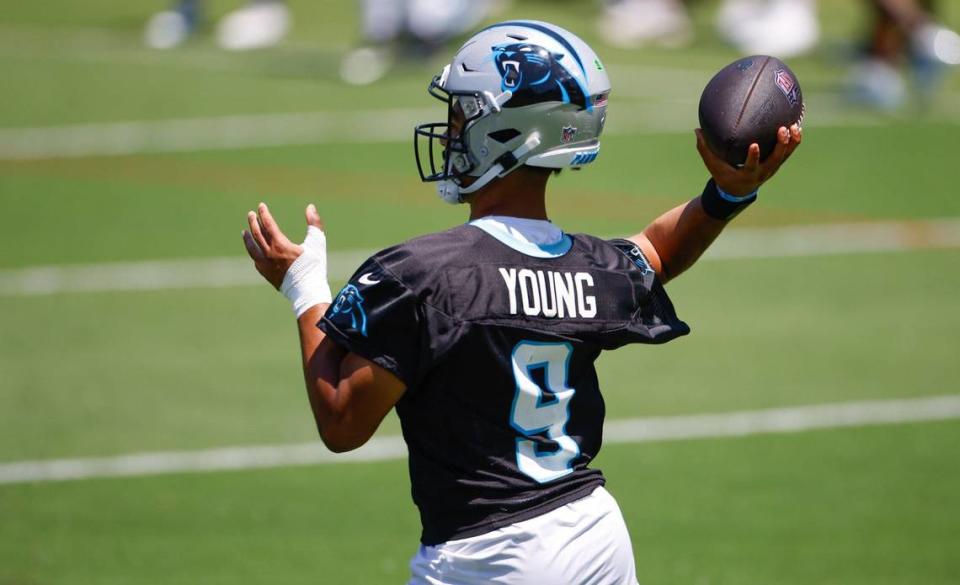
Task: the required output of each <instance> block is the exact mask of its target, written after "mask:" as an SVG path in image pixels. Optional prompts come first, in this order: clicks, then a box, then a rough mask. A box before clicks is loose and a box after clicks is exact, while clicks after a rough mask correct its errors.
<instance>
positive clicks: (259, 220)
mask: <svg viewBox="0 0 960 585" xmlns="http://www.w3.org/2000/svg"><path fill="white" fill-rule="evenodd" d="M306 217H307V225H308V230H309V227H310V226H312V227H315V228H318V229H320V230H321V231H322V230H323V222H322V221H321V220H320V215H319V214H318V213H317V208H316V207H314V206H313V204H312V203H311V204H310V205H308V206H307V210H306ZM247 223H248V224H249V225H250V229H249V230H244V231H243V243H244V245H245V246H246V248H247V254H249V255H250V258H252V259H253V263H254V265H255V266H256V268H257V272H259V273H260V274H261V275H262V276H263V277H264V278H265V279H266V280H267V282H269V283H270V284H272V285H273V287H274V288H275V289H277V290H279V289H280V285H281V284H283V277H284V276H285V275H286V274H287V270H289V268H290V265H292V264H293V263H294V261H296V259H297V258H299V257H300V255H301V254H303V246H302V245H300V244H294V243H293V242H291V241H290V238H288V237H287V236H286V235H285V234H284V233H283V231H282V230H281V229H280V226H279V225H278V224H277V222H276V220H275V219H273V215H271V214H270V209H269V208H268V207H267V204H266V203H261V204H260V205H258V206H257V211H250V212H247Z"/></svg>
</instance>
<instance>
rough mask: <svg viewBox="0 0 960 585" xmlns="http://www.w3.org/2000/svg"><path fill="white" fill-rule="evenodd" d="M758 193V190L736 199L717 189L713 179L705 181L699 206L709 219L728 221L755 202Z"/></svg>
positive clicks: (734, 196)
mask: <svg viewBox="0 0 960 585" xmlns="http://www.w3.org/2000/svg"><path fill="white" fill-rule="evenodd" d="M758 192H759V190H758V191H754V192H753V193H747V194H746V195H743V196H742V197H738V196H736V195H731V194H729V193H727V192H726V191H723V190H722V189H720V187H717V183H716V182H715V181H714V180H713V179H710V180H709V181H707V185H706V187H704V188H703V194H702V195H700V205H702V206H703V211H704V212H705V213H706V214H707V215H709V216H710V217H712V218H714V219H719V220H721V221H729V220H731V219H733V218H734V217H736V216H737V214H738V213H740V212H741V211H743V210H744V209H746V208H747V207H748V206H749V205H750V204H751V203H753V202H754V201H756V200H757V193H758Z"/></svg>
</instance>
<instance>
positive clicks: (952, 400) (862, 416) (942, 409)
mask: <svg viewBox="0 0 960 585" xmlns="http://www.w3.org/2000/svg"><path fill="white" fill-rule="evenodd" d="M958 418H960V395H951V396H937V397H931V398H914V399H906V400H876V401H867V402H849V403H837V404H820V405H813V406H799V407H792V408H776V409H768V410H754V411H741V412H727V413H719V414H698V415H689V416H662V417H651V418H634V419H625V420H611V421H608V422H607V424H606V425H605V428H604V441H605V442H606V443H608V444H610V443H645V442H657V441H679V440H689V439H711V438H722V437H744V436H750V435H760V434H769V433H797V432H803V431H811V430H817V429H830V428H843V427H861V426H872V425H885V424H903V423H917V422H928V421H945V420H955V419H958ZM405 456H406V446H405V445H404V443H403V439H402V438H400V437H378V438H374V439H372V440H371V441H370V442H369V443H367V444H366V445H364V446H363V447H361V448H360V449H358V450H356V451H352V452H349V453H344V454H340V455H335V454H333V453H330V452H329V451H327V450H326V449H325V448H324V447H323V445H322V444H320V442H319V441H315V442H312V443H302V444H296V445H263V446H247V447H229V448H221V449H205V450H201V451H168V452H159V453H136V454H131V455H120V456H116V457H90V458H78V459H52V460H40V461H22V462H15V463H5V464H0V484H18V483H33V482H49V481H63V480H78V479H91V478H102V477H130V476H143V475H162V474H169V473H204V472H215V471H224V470H237V469H257V468H266V467H285V466H294V465H316V464H324V463H343V462H356V461H389V460H396V459H401V458H403V457H405Z"/></svg>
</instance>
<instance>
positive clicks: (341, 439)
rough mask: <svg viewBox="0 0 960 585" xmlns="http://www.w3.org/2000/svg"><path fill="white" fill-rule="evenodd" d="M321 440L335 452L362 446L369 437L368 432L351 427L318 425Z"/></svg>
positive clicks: (343, 451)
mask: <svg viewBox="0 0 960 585" xmlns="http://www.w3.org/2000/svg"><path fill="white" fill-rule="evenodd" d="M317 430H318V431H319V433H320V440H321V441H323V444H324V445H325V446H326V447H327V449H329V450H330V451H332V452H334V453H346V452H347V451H353V450H354V449H359V448H360V447H362V446H363V445H364V444H365V443H366V442H367V441H368V440H369V439H370V435H369V434H366V433H357V432H355V431H352V432H351V430H350V429H343V428H338V427H336V426H335V425H324V426H318V427H317Z"/></svg>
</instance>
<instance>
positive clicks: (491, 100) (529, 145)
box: [414, 20, 610, 203]
mask: <svg viewBox="0 0 960 585" xmlns="http://www.w3.org/2000/svg"><path fill="white" fill-rule="evenodd" d="M428 91H429V93H430V95H432V96H434V97H435V98H437V99H439V100H441V101H443V102H444V103H446V104H447V121H446V122H435V123H430V124H421V125H419V126H417V127H416V128H415V129H414V154H415V156H416V160H417V169H418V170H419V172H420V178H421V179H422V180H423V181H427V182H437V183H438V188H437V191H438V194H439V195H440V197H441V198H442V199H443V200H444V201H447V202H448V203H462V202H463V201H464V196H465V195H468V194H470V193H473V192H476V191H477V190H479V189H481V188H483V187H484V186H486V185H488V184H489V183H490V182H491V181H493V180H495V179H497V178H499V177H504V176H506V175H507V174H509V173H510V172H512V171H514V170H515V169H517V168H519V167H520V166H521V165H529V166H533V167H543V168H548V169H563V168H579V167H582V166H584V165H587V164H590V163H592V162H593V161H594V160H596V158H597V155H598V154H599V152H600V133H601V132H602V131H603V126H604V123H605V122H606V113H607V98H608V96H609V94H610V80H609V78H608V77H607V72H606V70H605V69H604V67H603V64H602V63H601V61H600V58H599V57H598V56H597V54H596V53H594V52H593V50H592V49H591V48H590V47H589V46H588V45H587V44H586V43H585V42H583V41H582V40H581V39H580V38H579V37H577V36H576V35H574V34H573V33H571V32H569V31H567V30H564V29H562V28H560V27H558V26H555V25H552V24H548V23H545V22H538V21H533V20H515V21H508V22H501V23H498V24H494V25H492V26H490V27H488V28H486V29H484V30H482V31H480V32H479V33H477V34H475V35H474V36H473V37H471V38H470V39H469V40H468V41H467V42H466V43H465V44H464V45H463V46H462V47H460V49H459V50H458V51H457V54H456V55H455V56H454V58H453V61H451V62H450V64H449V65H447V66H446V67H444V68H443V71H442V72H441V73H440V74H439V75H437V76H436V77H434V79H433V81H432V82H431V83H430V86H429V89H428ZM468 177H469V179H468Z"/></svg>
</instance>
